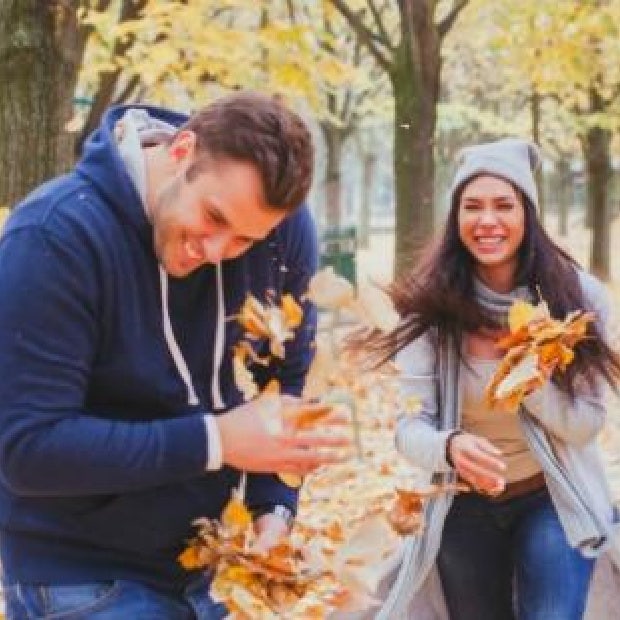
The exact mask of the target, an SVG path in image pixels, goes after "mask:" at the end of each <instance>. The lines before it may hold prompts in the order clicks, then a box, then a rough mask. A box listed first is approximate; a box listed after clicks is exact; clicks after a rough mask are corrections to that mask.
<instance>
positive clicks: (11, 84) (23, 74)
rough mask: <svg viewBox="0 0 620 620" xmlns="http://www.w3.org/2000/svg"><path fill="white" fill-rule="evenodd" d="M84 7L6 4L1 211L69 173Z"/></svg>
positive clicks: (1, 40)
mask: <svg viewBox="0 0 620 620" xmlns="http://www.w3.org/2000/svg"><path fill="white" fill-rule="evenodd" d="M78 4H79V0H71V1H69V0H64V1H62V2H61V1H60V0H57V1H52V0H48V1H47V2H41V1H40V0H2V2H0V85H1V87H0V168H1V169H2V175H1V177H0V206H2V205H4V206H9V207H12V206H14V204H15V203H16V202H17V201H18V200H20V199H21V198H22V197H23V196H25V195H26V194H27V193H28V192H29V191H30V190H31V189H32V188H33V187H35V186H36V185H38V184H39V183H41V182H42V181H43V180H45V179H48V178H50V177H53V176H55V175H56V174H58V173H60V172H62V171H65V170H67V169H68V168H69V167H70V166H71V164H72V160H73V148H72V147H73V137H72V135H71V134H69V133H67V132H66V131H65V130H64V127H65V124H66V123H67V121H69V120H70V118H71V117H72V115H73V92H74V88H75V83H76V80H77V74H78V70H79V66H80V61H81V57H82V53H83V44H84V41H83V34H82V32H81V31H80V29H79V28H78V23H77V19H76V9H77V6H78Z"/></svg>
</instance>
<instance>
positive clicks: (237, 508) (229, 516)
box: [220, 497, 252, 532]
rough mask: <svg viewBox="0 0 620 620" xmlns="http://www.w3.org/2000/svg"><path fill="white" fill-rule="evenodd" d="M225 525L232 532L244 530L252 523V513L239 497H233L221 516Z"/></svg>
mask: <svg viewBox="0 0 620 620" xmlns="http://www.w3.org/2000/svg"><path fill="white" fill-rule="evenodd" d="M220 520H221V522H222V525H223V526H224V527H226V528H227V529H229V530H230V531H232V532H242V531H243V530H245V529H246V528H247V527H248V525H250V523H252V513H251V512H250V511H249V510H248V509H247V508H246V506H245V504H244V503H243V502H242V501H240V500H239V499H238V498H236V497H233V498H232V499H231V500H230V501H229V502H228V504H226V507H225V508H224V510H223V512H222V516H221V519H220Z"/></svg>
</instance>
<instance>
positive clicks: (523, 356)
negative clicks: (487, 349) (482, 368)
mask: <svg viewBox="0 0 620 620" xmlns="http://www.w3.org/2000/svg"><path fill="white" fill-rule="evenodd" d="M594 319H595V316H594V314H593V313H592V312H583V311H581V310H576V311H573V312H570V313H569V314H568V315H567V316H566V318H565V319H564V320H563V321H560V320H557V319H554V318H552V317H551V315H550V314H549V308H548V306H547V304H546V303H545V302H541V303H539V304H538V305H537V306H533V305H531V304H528V303H527V302H524V301H520V300H519V301H516V302H515V303H514V304H513V306H512V307H511V309H510V312H509V324H510V334H509V335H507V336H504V337H503V338H501V339H499V340H498V342H497V343H496V346H497V347H498V348H499V349H501V350H504V351H506V354H505V355H504V357H503V359H502V360H501V361H500V363H499V365H498V368H497V370H496V371H495V373H494V375H493V377H492V378H491V380H490V381H489V384H488V385H487V387H486V389H485V397H486V400H487V402H488V403H489V405H490V406H492V407H497V406H501V407H503V408H504V409H505V410H507V411H515V410H516V409H517V408H518V407H519V405H520V404H521V402H522V400H523V398H525V396H527V395H528V394H529V393H530V392H532V391H533V390H536V389H538V388H540V387H541V386H543V385H544V383H545V382H546V381H547V377H549V376H550V375H551V374H552V373H553V372H554V371H556V370H557V371H558V372H564V371H565V370H566V368H567V367H568V366H569V364H571V362H572V361H573V359H574V358H575V352H574V350H573V349H574V347H575V346H576V345H577V344H578V343H579V342H580V341H581V340H583V339H584V338H586V337H587V332H588V325H589V324H590V323H591V322H593V321H594Z"/></svg>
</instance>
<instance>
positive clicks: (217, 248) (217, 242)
mask: <svg viewBox="0 0 620 620" xmlns="http://www.w3.org/2000/svg"><path fill="white" fill-rule="evenodd" d="M228 244H229V239H228V237H227V236H226V235H209V236H208V237H204V238H203V240H202V252H203V254H204V257H205V262H207V263H219V262H220V261H221V260H223V259H224V258H225V257H226V249H227V248H228Z"/></svg>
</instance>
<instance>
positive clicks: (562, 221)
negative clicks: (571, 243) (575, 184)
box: [555, 158, 573, 237]
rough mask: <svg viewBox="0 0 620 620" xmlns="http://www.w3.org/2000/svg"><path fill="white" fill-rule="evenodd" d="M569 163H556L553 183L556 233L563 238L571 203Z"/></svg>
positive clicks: (565, 161) (565, 233)
mask: <svg viewBox="0 0 620 620" xmlns="http://www.w3.org/2000/svg"><path fill="white" fill-rule="evenodd" d="M571 181H572V179H571V171H570V162H569V161H568V159H565V158H562V159H560V160H559V161H558V162H557V166H556V173H555V183H556V186H557V194H556V195H557V196H558V233H559V234H560V235H562V236H563V237H566V235H567V234H568V216H569V214H570V208H571V206H572V203H573V191H572V185H571Z"/></svg>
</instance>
